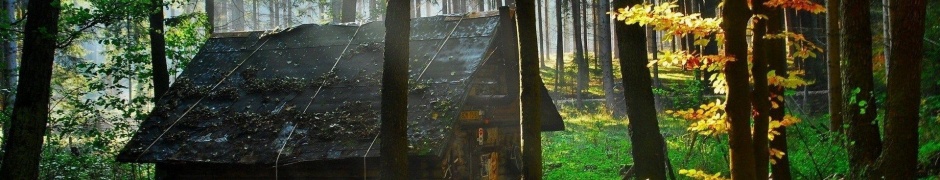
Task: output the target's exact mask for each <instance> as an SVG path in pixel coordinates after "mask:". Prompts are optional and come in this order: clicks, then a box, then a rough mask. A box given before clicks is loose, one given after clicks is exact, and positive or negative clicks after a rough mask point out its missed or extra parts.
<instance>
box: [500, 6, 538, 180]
mask: <svg viewBox="0 0 940 180" xmlns="http://www.w3.org/2000/svg"><path fill="white" fill-rule="evenodd" d="M533 1H534V0H520V1H516V13H517V14H516V15H517V16H516V17H517V18H518V20H516V23H517V26H518V27H519V28H516V29H517V34H518V37H519V41H518V42H519V65H520V77H522V96H521V98H522V99H521V100H522V143H523V144H522V162H523V165H524V167H523V169H522V175H523V177H524V178H525V179H535V180H539V179H542V144H541V143H542V141H541V139H542V134H541V132H542V130H541V128H542V122H541V121H542V119H541V117H540V105H541V101H542V99H541V96H540V95H541V92H540V87H541V86H542V78H541V77H540V76H539V73H540V72H539V64H538V58H539V52H538V50H539V49H538V46H539V45H538V41H537V38H538V37H537V35H536V32H535V23H536V22H535V8H536V7H535V2H533ZM504 17H505V16H504Z"/></svg>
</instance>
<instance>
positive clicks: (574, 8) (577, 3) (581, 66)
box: [571, 0, 589, 108]
mask: <svg viewBox="0 0 940 180" xmlns="http://www.w3.org/2000/svg"><path fill="white" fill-rule="evenodd" d="M581 16H582V14H581V0H571V18H572V19H574V24H572V25H573V26H572V27H573V28H572V29H574V34H573V35H574V47H575V48H574V49H575V53H574V61H575V63H576V65H577V66H578V80H577V83H578V85H577V87H576V90H575V92H574V93H575V97H576V98H577V102H578V107H579V108H584V90H586V89H587V87H588V83H589V82H588V67H587V66H588V63H587V59H586V58H585V57H584V41H582V39H581V33H583V32H581V28H582V24H581V23H582V22H581V19H582V17H581Z"/></svg>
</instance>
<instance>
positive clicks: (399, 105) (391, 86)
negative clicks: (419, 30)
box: [380, 0, 411, 180]
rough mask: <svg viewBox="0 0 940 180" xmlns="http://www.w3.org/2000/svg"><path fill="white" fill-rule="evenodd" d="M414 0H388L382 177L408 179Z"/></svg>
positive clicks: (383, 74)
mask: <svg viewBox="0 0 940 180" xmlns="http://www.w3.org/2000/svg"><path fill="white" fill-rule="evenodd" d="M410 12H411V0H389V2H388V11H387V12H386V13H387V14H386V16H385V17H386V18H385V30H386V31H385V32H386V33H385V63H384V64H383V69H384V70H383V71H382V105H381V106H382V107H381V108H382V110H381V113H382V124H381V128H380V133H381V136H382V143H381V144H380V145H381V148H380V153H381V154H382V156H381V159H382V163H381V164H382V172H381V174H382V177H383V178H388V179H395V180H403V179H407V178H408V55H409V51H410V48H409V44H410V42H409V40H410V39H409V38H410V37H411V19H410V15H409V13H410Z"/></svg>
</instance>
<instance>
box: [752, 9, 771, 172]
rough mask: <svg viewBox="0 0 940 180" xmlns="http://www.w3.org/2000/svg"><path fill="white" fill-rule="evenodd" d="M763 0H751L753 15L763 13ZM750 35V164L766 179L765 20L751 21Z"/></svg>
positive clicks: (767, 125) (764, 10) (768, 156)
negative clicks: (751, 128)
mask: <svg viewBox="0 0 940 180" xmlns="http://www.w3.org/2000/svg"><path fill="white" fill-rule="evenodd" d="M764 2H766V0H753V3H754V4H760V5H758V6H754V7H753V10H754V13H755V14H766V13H767V6H764V5H763V4H764ZM754 21H755V23H754V27H753V30H752V31H753V33H754V36H753V37H752V46H751V47H752V56H751V57H752V60H751V61H752V63H753V64H752V65H751V74H752V75H753V76H754V78H753V79H754V90H753V91H752V97H753V98H752V99H751V105H752V106H753V108H754V113H753V114H754V115H753V116H754V133H753V136H752V137H753V139H754V144H753V145H754V164H755V165H756V166H754V167H755V173H756V174H755V175H756V176H757V177H756V178H757V179H767V177H768V176H767V175H768V174H770V170H769V169H768V164H769V163H770V149H769V147H768V143H769V142H768V141H769V139H767V132H768V128H769V125H770V114H769V113H770V106H771V105H770V92H769V91H770V90H769V89H768V87H767V73H768V72H769V70H768V67H767V66H768V65H767V49H766V40H764V35H765V34H767V19H760V18H758V19H755V20H754Z"/></svg>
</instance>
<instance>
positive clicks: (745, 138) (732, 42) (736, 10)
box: [721, 0, 759, 179]
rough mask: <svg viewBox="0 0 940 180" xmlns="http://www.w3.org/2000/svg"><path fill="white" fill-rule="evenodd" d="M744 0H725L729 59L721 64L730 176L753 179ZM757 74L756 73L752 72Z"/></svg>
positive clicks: (746, 19)
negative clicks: (725, 90) (723, 76)
mask: <svg viewBox="0 0 940 180" xmlns="http://www.w3.org/2000/svg"><path fill="white" fill-rule="evenodd" d="M747 6H748V5H747V1H746V0H725V1H724V9H722V11H721V12H722V15H723V16H724V17H725V19H724V22H722V23H721V27H722V29H724V30H725V55H726V56H729V57H730V58H734V59H733V60H729V61H728V62H727V63H726V64H725V69H724V71H725V79H726V80H725V81H727V82H728V98H727V103H726V104H725V112H726V113H727V116H728V123H729V124H731V127H730V129H729V131H728V136H729V140H728V144H729V146H730V153H731V178H732V179H756V178H757V174H756V171H755V168H754V166H755V165H756V164H755V160H754V147H753V143H752V140H751V122H750V118H751V117H750V114H751V104H750V102H751V100H750V99H751V98H750V97H749V95H748V93H749V89H750V87H749V84H750V83H749V81H748V79H749V74H748V72H747V69H748V65H747V23H748V19H750V17H751V12H750V10H749V9H748V7H747ZM756 76H759V75H756Z"/></svg>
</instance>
